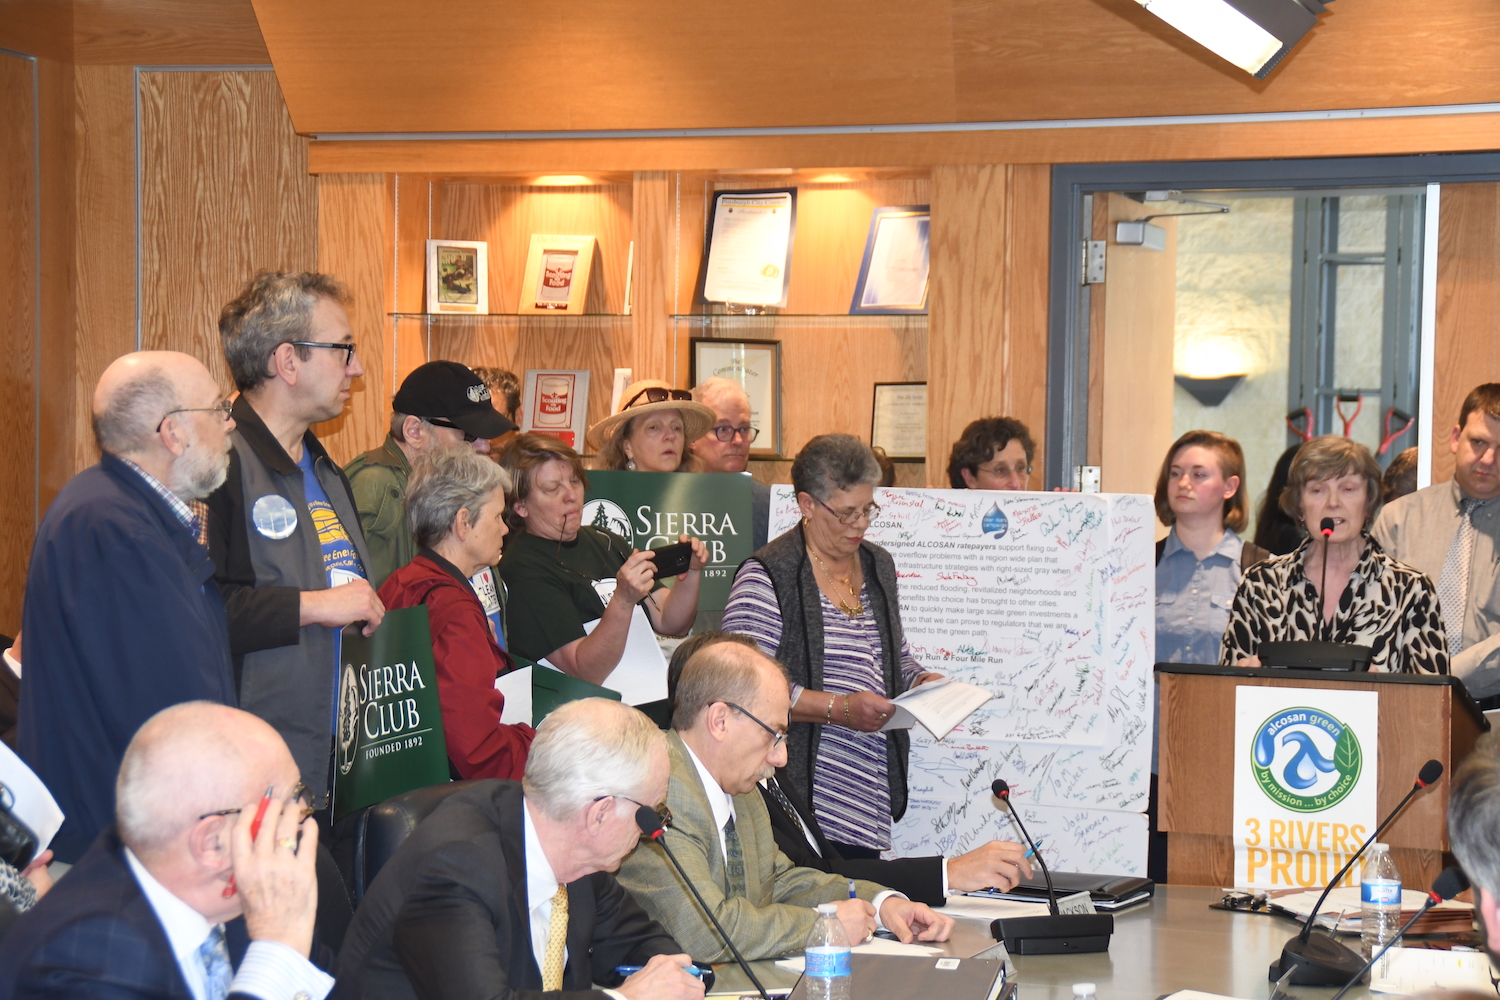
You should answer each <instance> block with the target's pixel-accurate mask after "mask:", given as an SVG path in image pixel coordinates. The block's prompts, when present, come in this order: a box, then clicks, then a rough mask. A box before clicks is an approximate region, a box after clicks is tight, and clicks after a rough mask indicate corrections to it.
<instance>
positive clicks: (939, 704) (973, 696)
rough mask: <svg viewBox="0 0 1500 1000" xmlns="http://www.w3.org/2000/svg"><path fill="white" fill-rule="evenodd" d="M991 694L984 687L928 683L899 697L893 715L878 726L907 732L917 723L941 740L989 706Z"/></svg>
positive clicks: (942, 681)
mask: <svg viewBox="0 0 1500 1000" xmlns="http://www.w3.org/2000/svg"><path fill="white" fill-rule="evenodd" d="M991 697H992V696H991V695H990V693H989V692H988V691H986V690H985V689H984V688H981V687H976V686H975V685H973V684H965V683H964V682H963V681H955V680H952V679H950V678H947V677H945V678H943V679H942V680H940V681H929V682H928V683H926V684H923V685H922V686H921V687H918V688H913V689H911V690H910V691H907V692H905V693H904V694H901V695H898V696H897V697H896V698H895V699H894V701H895V704H896V705H897V706H898V707H897V709H896V711H895V713H894V714H893V715H892V716H891V717H890V718H889V719H888V720H886V724H885V725H883V726H881V727H880V729H881V731H882V732H884V731H885V730H888V729H910V728H911V727H912V726H913V725H915V724H917V723H921V724H922V728H924V729H926V730H927V731H928V732H929V733H931V734H932V737H933V739H936V740H941V739H943V737H945V736H947V735H948V734H949V733H951V732H953V730H954V729H956V728H957V727H958V725H959V723H961V722H963V721H964V720H965V719H967V718H968V717H969V716H971V715H973V714H974V713H975V712H977V711H979V709H981V708H983V707H984V706H985V705H987V704H989V702H990V700H991Z"/></svg>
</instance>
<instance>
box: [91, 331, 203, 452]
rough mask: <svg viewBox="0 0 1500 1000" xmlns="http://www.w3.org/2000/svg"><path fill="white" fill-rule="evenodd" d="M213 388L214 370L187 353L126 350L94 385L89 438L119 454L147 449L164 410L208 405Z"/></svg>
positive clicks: (105, 448) (102, 449)
mask: <svg viewBox="0 0 1500 1000" xmlns="http://www.w3.org/2000/svg"><path fill="white" fill-rule="evenodd" d="M218 393H219V390H218V385H217V384H216V383H215V382H214V377H213V375H212V374H210V373H209V370H208V369H207V368H205V367H204V366H203V362H201V361H199V360H198V359H197V358H195V357H193V356H192V355H190V354H182V353H181V352H178V351H136V352H135V353H134V354H126V355H124V356H122V357H119V358H116V359H115V360H114V361H113V362H112V363H111V364H110V366H109V367H108V368H106V369H104V374H103V375H101V376H100V377H99V384H98V385H97V386H95V387H94V439H95V440H96V441H98V443H99V450H100V451H107V452H109V453H110V454H112V455H119V456H121V457H130V456H133V455H136V454H139V453H141V452H143V451H146V450H148V449H150V448H151V446H152V444H153V442H154V439H155V438H156V437H157V434H156V428H157V426H158V425H159V424H160V423H161V421H162V418H163V417H165V416H166V415H167V413H168V412H169V411H172V410H176V409H178V408H179V407H185V406H192V407H197V406H212V405H213V404H214V402H216V401H217V397H218ZM205 399H206V400H207V401H206V402H205Z"/></svg>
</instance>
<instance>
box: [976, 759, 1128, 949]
mask: <svg viewBox="0 0 1500 1000" xmlns="http://www.w3.org/2000/svg"><path fill="white" fill-rule="evenodd" d="M990 791H991V792H993V793H994V794H995V798H997V799H999V800H1000V801H1001V802H1002V803H1004V804H1005V808H1006V809H1007V810H1009V811H1010V816H1011V819H1013V820H1015V823H1016V829H1018V830H1020V831H1021V836H1022V837H1025V838H1026V846H1027V847H1029V848H1031V856H1032V857H1034V858H1036V860H1037V862H1038V863H1039V864H1040V865H1041V866H1042V878H1043V879H1044V880H1046V883H1047V909H1048V911H1049V913H1048V915H1047V916H1045V917H1002V918H1000V919H999V920H994V921H991V922H990V933H991V934H992V935H993V936H994V938H995V940H996V941H1004V942H1005V950H1006V951H1008V952H1010V953H1011V954H1012V955H1062V954H1073V955H1081V954H1086V953H1088V952H1096V951H1108V950H1109V938H1110V935H1111V934H1113V933H1114V931H1115V918H1114V917H1113V916H1112V915H1111V914H1108V913H1058V911H1057V889H1056V888H1055V887H1054V886H1053V885H1052V873H1051V872H1050V871H1048V870H1047V859H1046V858H1044V857H1042V852H1041V851H1040V850H1038V849H1037V846H1036V841H1035V840H1032V839H1031V834H1030V833H1028V832H1027V830H1026V824H1025V823H1022V822H1021V814H1020V813H1018V812H1016V809H1015V807H1014V806H1013V805H1011V802H1010V785H1009V784H1007V783H1006V781H1005V780H1004V779H1003V778H996V779H995V780H994V781H993V782H992V783H991V784H990Z"/></svg>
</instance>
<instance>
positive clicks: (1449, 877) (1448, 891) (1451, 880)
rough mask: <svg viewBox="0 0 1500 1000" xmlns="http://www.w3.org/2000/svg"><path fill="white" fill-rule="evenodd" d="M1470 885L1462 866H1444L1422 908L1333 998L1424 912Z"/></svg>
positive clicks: (1399, 938) (1350, 986)
mask: <svg viewBox="0 0 1500 1000" xmlns="http://www.w3.org/2000/svg"><path fill="white" fill-rule="evenodd" d="M1468 887H1469V877H1468V876H1467V875H1465V874H1464V872H1463V869H1462V868H1459V867H1457V866H1454V867H1452V868H1444V869H1443V870H1442V873H1441V874H1439V875H1438V877H1437V878H1435V879H1433V880H1432V888H1431V889H1429V890H1428V891H1427V898H1426V899H1424V900H1422V908H1421V909H1419V910H1418V911H1417V912H1416V913H1414V914H1412V918H1411V919H1410V920H1408V921H1407V922H1406V923H1404V924H1402V925H1401V929H1400V930H1399V931H1397V932H1396V934H1395V936H1394V937H1392V938H1391V939H1390V940H1389V941H1387V942H1386V943H1385V944H1383V945H1381V946H1380V947H1379V948H1376V949H1375V950H1374V951H1373V952H1372V953H1371V954H1370V960H1369V961H1368V962H1366V963H1365V967H1364V968H1363V969H1360V970H1359V971H1358V972H1356V973H1355V974H1354V976H1353V977H1352V978H1351V979H1350V980H1349V981H1348V982H1347V983H1345V984H1344V988H1343V989H1341V990H1339V991H1338V992H1337V993H1335V994H1334V995H1333V1000H1339V998H1340V997H1342V996H1343V995H1344V994H1345V993H1348V992H1349V990H1350V989H1351V988H1352V987H1353V986H1354V984H1355V983H1357V982H1359V981H1360V980H1361V979H1363V978H1364V976H1365V973H1366V972H1368V971H1370V966H1372V965H1374V964H1375V963H1376V962H1378V961H1380V959H1381V958H1382V957H1383V956H1384V955H1385V953H1386V952H1388V951H1390V950H1391V949H1392V948H1394V947H1395V946H1396V942H1397V941H1400V940H1401V936H1402V935H1403V934H1405V933H1406V932H1407V931H1409V930H1411V925H1412V924H1414V923H1416V922H1417V921H1418V920H1420V919H1422V914H1424V913H1426V912H1427V911H1428V910H1430V909H1432V908H1433V907H1434V906H1436V905H1437V904H1438V903H1441V902H1442V901H1443V900H1445V899H1452V898H1453V897H1454V896H1457V895H1458V894H1459V893H1461V892H1463V891H1464V890H1465V889H1467V888H1468Z"/></svg>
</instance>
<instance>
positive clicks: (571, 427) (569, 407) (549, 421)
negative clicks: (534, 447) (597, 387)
mask: <svg viewBox="0 0 1500 1000" xmlns="http://www.w3.org/2000/svg"><path fill="white" fill-rule="evenodd" d="M591 374H593V373H592V372H591V371H589V370H588V369H573V370H567V369H564V370H561V371H557V370H539V369H536V368H528V369H526V376H525V379H524V380H523V382H522V389H521V430H523V431H535V432H536V433H538V434H550V435H551V436H552V437H555V438H557V439H558V440H559V441H561V442H562V443H563V444H565V445H567V446H568V447H569V448H572V449H573V450H574V451H576V452H578V453H579V454H580V455H581V454H583V449H584V432H585V431H587V430H588V413H589V376H590V375H591Z"/></svg>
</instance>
